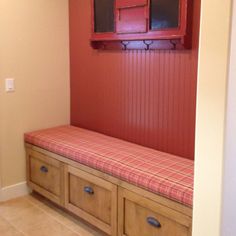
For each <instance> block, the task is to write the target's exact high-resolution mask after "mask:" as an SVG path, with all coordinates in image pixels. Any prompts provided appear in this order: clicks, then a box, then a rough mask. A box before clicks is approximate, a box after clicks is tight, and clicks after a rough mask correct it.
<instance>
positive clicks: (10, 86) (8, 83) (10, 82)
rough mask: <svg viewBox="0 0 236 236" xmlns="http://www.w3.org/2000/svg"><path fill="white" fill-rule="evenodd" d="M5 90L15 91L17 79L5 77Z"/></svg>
mask: <svg viewBox="0 0 236 236" xmlns="http://www.w3.org/2000/svg"><path fill="white" fill-rule="evenodd" d="M5 90H6V92H14V91H15V79H13V78H7V79H5Z"/></svg>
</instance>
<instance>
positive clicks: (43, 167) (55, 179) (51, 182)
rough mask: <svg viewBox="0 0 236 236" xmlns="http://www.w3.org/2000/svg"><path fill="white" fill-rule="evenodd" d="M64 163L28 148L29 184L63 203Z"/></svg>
mask: <svg viewBox="0 0 236 236" xmlns="http://www.w3.org/2000/svg"><path fill="white" fill-rule="evenodd" d="M62 170H63V164H62V163H61V162H59V161H57V160H55V159H53V158H51V157H49V156H46V155H44V154H41V153H39V152H36V151H33V150H27V179H28V184H29V186H30V187H31V188H32V189H33V190H35V191H37V192H39V193H40V194H42V195H44V196H45V197H48V198H49V199H50V200H52V201H54V202H56V203H58V204H61V203H62V195H63V194H62V188H63V186H62V184H63V174H62Z"/></svg>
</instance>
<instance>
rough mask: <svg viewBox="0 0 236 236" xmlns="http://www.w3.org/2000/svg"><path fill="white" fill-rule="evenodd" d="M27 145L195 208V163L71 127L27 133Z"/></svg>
mask: <svg viewBox="0 0 236 236" xmlns="http://www.w3.org/2000/svg"><path fill="white" fill-rule="evenodd" d="M25 141H26V142H27V143H30V144H33V145H36V146H38V147H41V148H43V149H46V150H48V151H51V152H53V153H56V154H59V155H61V156H64V157H66V158H69V159H72V160H74V161H77V162H79V163H81V164H84V165H86V166H89V167H92V168H94V169H97V170H100V171H102V172H105V173H107V174H109V175H112V176H115V177H117V178H119V179H122V180H124V181H127V182H129V183H132V184H134V185H136V186H139V187H141V188H144V189H146V190H149V191H151V192H153V193H157V194H159V195H162V196H164V197H167V198H169V199H172V200H174V201H177V202H180V203H182V204H184V205H187V206H192V201H193V166H194V163H193V161H191V160H187V159H184V158H180V157H178V156H174V155H171V154H167V153H164V152H159V151H156V150H153V149H150V148H145V147H142V146H139V145H136V144H132V143H129V142H126V141H123V140H120V139H116V138H112V137H109V136H106V135H103V134H99V133H96V132H93V131H89V130H85V129H81V128H77V127H73V126H69V125H68V126H60V127H56V128H51V129H46V130H40V131H35V132H31V133H27V134H25Z"/></svg>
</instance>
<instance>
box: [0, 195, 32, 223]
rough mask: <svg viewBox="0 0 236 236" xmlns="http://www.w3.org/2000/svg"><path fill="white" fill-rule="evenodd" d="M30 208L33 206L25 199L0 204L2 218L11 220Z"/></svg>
mask: <svg viewBox="0 0 236 236" xmlns="http://www.w3.org/2000/svg"><path fill="white" fill-rule="evenodd" d="M30 207H32V204H31V203H30V202H29V201H27V200H26V199H24V198H18V199H14V200H10V201H8V202H4V203H0V216H2V217H4V218H5V219H7V220H10V219H12V218H14V217H15V216H16V215H17V214H19V213H21V211H25V210H26V209H28V208H30Z"/></svg>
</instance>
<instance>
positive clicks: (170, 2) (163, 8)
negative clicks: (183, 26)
mask: <svg viewBox="0 0 236 236" xmlns="http://www.w3.org/2000/svg"><path fill="white" fill-rule="evenodd" d="M179 26H180V0H150V28H151V30H164V29H174V28H178V27H179Z"/></svg>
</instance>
